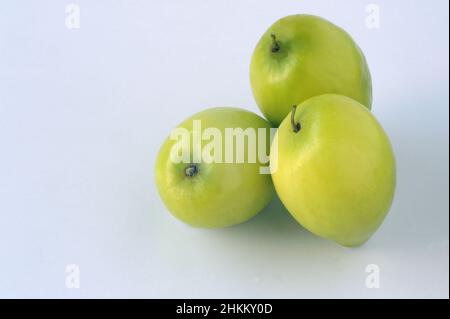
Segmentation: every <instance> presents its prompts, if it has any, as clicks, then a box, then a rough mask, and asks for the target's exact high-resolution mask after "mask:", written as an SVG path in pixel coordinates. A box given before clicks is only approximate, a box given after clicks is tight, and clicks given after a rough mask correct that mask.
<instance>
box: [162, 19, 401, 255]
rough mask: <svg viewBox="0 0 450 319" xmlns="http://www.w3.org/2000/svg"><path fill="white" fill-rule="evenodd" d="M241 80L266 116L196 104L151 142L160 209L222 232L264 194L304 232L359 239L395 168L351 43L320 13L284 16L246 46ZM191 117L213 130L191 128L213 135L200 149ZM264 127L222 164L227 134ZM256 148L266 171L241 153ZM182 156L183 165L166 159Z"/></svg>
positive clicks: (263, 201)
mask: <svg viewBox="0 0 450 319" xmlns="http://www.w3.org/2000/svg"><path fill="white" fill-rule="evenodd" d="M250 83H251V87H252V91H253V95H254V97H255V100H256V103H257V104H258V106H259V108H260V110H261V112H262V113H263V115H264V116H265V118H266V119H267V120H265V119H263V118H262V117H260V116H258V115H256V114H254V113H252V112H249V111H246V110H243V109H238V108H231V107H221V108H213V109H208V110H204V111H202V112H200V113H197V114H195V115H193V116H192V117H190V118H188V119H187V120H186V121H184V122H183V123H181V124H180V125H178V126H177V128H176V129H180V130H182V132H185V133H186V134H185V135H187V138H184V139H181V140H176V139H174V138H173V136H171V137H169V138H168V139H167V140H166V141H165V142H164V144H163V145H162V147H161V149H160V151H159V154H158V156H157V159H156V167H155V176H156V185H157V188H158V191H159V194H160V196H161V198H162V200H163V202H164V203H165V205H166V207H167V208H168V210H169V211H170V212H171V213H172V214H173V215H174V216H176V217H177V218H179V219H180V220H182V221H184V222H186V223H188V224H190V225H193V226H196V227H209V228H211V227H226V226H231V225H235V224H239V223H242V222H244V221H247V220H248V219H250V218H252V217H253V216H255V215H256V214H257V213H258V212H260V211H261V210H262V209H263V208H264V207H265V206H266V205H267V204H268V203H269V202H270V201H271V199H272V198H273V196H274V194H275V192H276V193H277V195H278V196H279V198H280V200H281V202H282V203H283V204H284V206H285V207H286V209H287V210H288V211H289V212H290V214H291V215H292V216H293V217H294V218H295V220H297V221H298V222H299V223H300V224H301V225H302V226H303V227H305V228H306V229H308V230H309V231H311V232H312V233H314V234H316V235H318V236H321V237H324V238H328V239H330V240H333V241H335V242H337V243H339V244H341V245H344V246H348V247H353V246H358V245H361V244H363V243H364V242H366V241H367V240H368V239H369V238H370V237H371V236H372V234H373V233H374V232H375V231H376V230H377V229H378V228H379V226H380V225H381V223H382V222H383V220H384V218H385V216H386V214H387V213H388V211H389V209H390V206H391V204H392V200H393V197H394V192H395V179H396V176H395V174H396V173H395V170H396V168H395V158H394V153H393V150H392V147H391V144H390V142H389V138H388V137H387V135H386V133H385V132H384V130H383V128H382V127H381V125H380V124H379V123H378V121H377V120H376V118H375V117H374V116H373V114H372V113H371V112H370V110H371V107H372V85H371V77H370V72H369V69H368V66H367V62H366V59H365V57H364V55H363V53H362V51H361V49H360V48H359V47H358V45H357V44H356V43H355V42H354V41H353V39H352V38H351V37H350V35H349V34H348V33H347V32H345V31H344V30H342V29H341V28H339V27H337V26H336V25H334V24H332V23H330V22H328V21H327V20H324V19H322V18H319V17H316V16H311V15H293V16H288V17H285V18H282V19H280V20H278V21H277V22H275V23H274V24H273V25H272V26H271V27H270V28H269V29H268V30H267V31H266V32H265V33H264V34H263V36H262V37H261V39H260V40H259V42H258V44H257V45H256V48H255V50H254V52H253V56H252V59H251V65H250ZM196 123H201V126H202V128H214V130H210V131H208V132H204V133H201V135H202V136H201V138H206V139H209V140H213V138H214V142H211V143H210V144H211V145H212V146H211V145H210V144H208V147H202V146H201V145H198V144H199V142H198V141H199V140H200V139H199V137H198V134H199V133H198V132H197V131H196ZM271 127H276V128H278V129H277V131H276V133H275V135H274V136H272V139H271V136H270V134H265V135H263V137H262V139H261V138H260V137H261V136H260V134H258V135H257V137H258V142H257V143H256V144H255V145H253V148H252V147H250V146H249V147H248V148H244V152H243V154H241V155H242V157H243V158H245V159H246V161H244V162H242V161H237V162H236V161H234V162H230V161H227V160H223V157H224V156H223V154H224V153H226V152H227V151H229V150H228V149H227V145H229V144H228V143H229V141H228V140H227V139H226V137H227V136H229V134H228V133H229V132H230V131H229V129H235V130H236V131H239V132H244V133H245V136H246V137H247V138H248V143H250V140H251V139H250V138H251V137H255V136H254V135H255V134H256V133H254V132H261V130H263V131H264V130H269V129H270V128H271ZM252 132H253V133H252ZM252 134H253V135H252ZM196 137H197V139H196ZM224 137H225V138H224ZM218 139H219V140H220V141H219V142H218V141H217V140H218ZM266 150H270V173H271V174H265V173H263V172H262V170H261V167H262V166H264V164H267V163H264V162H263V161H262V159H261V157H260V156H252V154H253V153H252V152H255V153H257V154H261V153H264V152H265V151H266ZM183 151H185V153H184V154H188V155H187V156H186V155H184V160H183V161H174V156H175V157H177V156H179V153H183ZM235 155H236V154H233V156H235ZM236 156H237V155H236ZM205 158H206V159H205ZM198 159H201V160H198ZM212 159H215V160H212Z"/></svg>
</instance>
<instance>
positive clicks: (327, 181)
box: [271, 94, 395, 246]
mask: <svg viewBox="0 0 450 319" xmlns="http://www.w3.org/2000/svg"><path fill="white" fill-rule="evenodd" d="M297 122H299V123H300V124H301V129H300V131H299V132H297V133H295V132H294V131H293V129H292V125H291V119H290V116H288V117H286V119H285V120H284V121H283V122H282V123H281V125H280V127H279V129H278V132H277V135H276V137H275V139H274V142H273V143H272V148H271V165H273V166H274V167H278V169H277V170H276V171H275V173H273V174H272V179H273V181H274V185H275V189H276V191H277V193H278V195H279V197H280V199H281V201H282V202H283V204H284V205H285V207H286V208H287V210H288V211H289V212H290V213H291V214H292V216H293V217H294V218H295V219H296V220H297V221H298V222H299V223H300V224H301V225H303V226H304V227H305V228H307V229H308V230H310V231H311V232H313V233H315V234H317V235H319V236H321V237H324V238H328V239H331V240H334V241H336V242H338V243H339V244H341V245H344V246H358V245H361V244H363V243H364V242H366V241H367V240H368V239H369V238H370V236H371V235H372V234H373V233H374V232H375V231H376V230H377V228H378V227H379V226H380V225H381V223H382V221H383V219H384V217H385V216H386V214H387V213H388V211H389V208H390V206H391V203H392V200H393V196H394V190H395V159H394V154H393V151H392V148H391V144H390V142H389V139H388V137H387V136H386V134H385V132H384V131H383V128H382V127H381V126H380V125H379V123H378V122H377V120H376V119H375V117H374V116H373V115H372V114H371V113H370V112H369V111H368V110H367V108H365V107H364V106H363V105H361V104H360V103H358V102H356V101H354V100H352V99H350V98H348V97H345V96H340V95H332V94H327V95H322V96H317V97H314V98H311V99H309V100H307V101H305V102H303V103H302V104H301V105H299V106H298V107H297V110H296V113H295V123H297ZM277 148H278V152H276V150H277ZM276 154H278V157H277V156H276Z"/></svg>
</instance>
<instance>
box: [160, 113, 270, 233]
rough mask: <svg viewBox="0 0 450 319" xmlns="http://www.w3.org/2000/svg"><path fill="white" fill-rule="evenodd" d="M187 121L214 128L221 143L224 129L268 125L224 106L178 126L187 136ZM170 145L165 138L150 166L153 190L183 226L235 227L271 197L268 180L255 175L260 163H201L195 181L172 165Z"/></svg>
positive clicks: (250, 216) (196, 115)
mask: <svg viewBox="0 0 450 319" xmlns="http://www.w3.org/2000/svg"><path fill="white" fill-rule="evenodd" d="M193 120H201V121H202V122H201V125H202V130H203V129H205V128H207V127H215V128H218V129H220V131H221V132H222V137H223V140H224V136H225V133H224V130H225V128H237V127H240V128H242V129H246V128H249V127H252V128H255V129H257V128H267V129H269V128H270V124H269V123H268V122H267V121H266V120H264V119H262V118H261V117H259V116H258V115H256V114H254V113H252V112H249V111H245V110H242V109H238V108H230V107H221V108H213V109H208V110H205V111H203V112H200V113H197V114H195V115H194V116H192V117H190V118H188V119H187V120H185V121H184V122H183V123H181V124H180V125H179V126H178V127H184V128H186V129H188V130H189V131H190V132H191V134H192V126H193ZM266 135H267V141H266V154H267V153H268V152H269V150H270V134H269V132H268V131H267V133H266ZM174 143H176V141H173V140H170V139H169V138H168V139H167V140H166V141H165V142H164V144H163V145H162V147H161V149H160V151H159V154H158V157H157V159H156V167H155V175H156V186H157V188H158V191H159V194H160V196H161V198H162V200H163V202H164V204H165V205H166V207H167V209H168V210H169V211H170V212H171V213H172V214H173V215H174V216H175V217H177V218H178V219H180V220H182V221H183V222H185V223H188V224H190V225H192V226H195V227H207V228H210V227H226V226H231V225H235V224H239V223H242V222H244V221H246V220H248V219H250V218H252V217H253V216H255V215H256V214H257V213H258V212H260V211H261V210H262V209H263V208H264V207H265V206H266V205H267V204H268V203H269V202H270V200H271V199H272V197H273V196H274V194H275V192H274V188H273V184H272V180H271V177H270V175H263V174H260V173H259V168H260V166H261V165H263V164H260V163H248V162H247V160H246V161H245V163H210V164H208V163H204V162H203V163H200V164H199V166H198V169H199V170H198V173H197V174H196V175H195V176H193V177H188V176H186V175H185V168H186V166H187V165H188V164H185V163H179V164H175V163H173V162H172V161H171V160H170V149H171V148H172V146H173V145H174ZM206 143H208V141H206V142H203V146H205V144H206ZM224 144H225V143H223V145H224ZM235 151H236V149H235ZM191 152H192V142H191ZM222 154H225V153H224V151H222ZM245 159H247V148H246V154H245ZM267 165H268V164H267V163H266V164H264V166H267Z"/></svg>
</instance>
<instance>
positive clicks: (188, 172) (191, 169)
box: [184, 164, 198, 177]
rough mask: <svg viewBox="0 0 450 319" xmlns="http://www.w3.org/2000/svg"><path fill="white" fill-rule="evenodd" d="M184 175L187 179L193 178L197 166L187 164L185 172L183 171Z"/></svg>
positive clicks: (196, 172) (196, 171)
mask: <svg viewBox="0 0 450 319" xmlns="http://www.w3.org/2000/svg"><path fill="white" fill-rule="evenodd" d="M184 174H185V175H186V176H187V177H194V176H195V175H197V174H198V166H197V165H196V164H189V165H188V166H187V167H186V168H185V170H184Z"/></svg>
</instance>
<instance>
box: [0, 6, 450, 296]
mask: <svg viewBox="0 0 450 319" xmlns="http://www.w3.org/2000/svg"><path fill="white" fill-rule="evenodd" d="M373 2H374V3H376V4H378V5H379V8H380V28H379V29H369V28H367V27H366V24H365V20H366V17H367V13H366V12H365V8H366V6H367V5H368V4H369V3H370V2H369V1H331V0H330V1H299V0H297V1H271V2H269V1H258V0H252V1H233V2H230V1H199V0H195V1H194V0H190V1H181V0H178V1H162V0H161V1H156V0H153V1H137V0H133V1H99V0H95V1H87V0H83V1H81V0H80V1H77V2H76V3H77V4H78V5H79V6H80V9H81V12H80V13H81V16H80V29H68V28H66V25H65V19H66V13H65V8H66V5H67V4H68V3H69V1H12V0H11V1H2V2H1V4H0V297H58V298H72V297H75V298H79V297H150V298H151V297H255V298H259V297H261V298H264V297H268V298H271V297H295V298H300V297H357V298H365V297H368V298H370V297H446V298H448V296H449V285H448V281H449V245H448V244H449V213H448V211H449V201H448V192H449V182H448V176H449V171H448V167H449V158H448V152H449V148H448V115H449V114H448V113H449V110H448V104H449V94H448V85H449V81H448V76H449V74H448V67H449V65H448V55H449V47H448V19H449V17H448V2H447V1H444V0H442V1H437V0H436V1H406V0H405V1H373ZM295 13H311V14H317V15H320V16H323V17H325V18H327V19H329V20H331V21H332V22H334V23H336V24H338V25H339V26H341V27H343V28H344V29H346V30H347V31H348V32H349V33H350V34H351V35H352V36H353V37H354V39H355V40H356V41H357V42H358V44H359V45H360V46H361V48H362V49H363V51H364V52H365V55H366V57H367V60H368V63H369V66H370V69H371V72H372V77H373V87H374V105H373V112H374V114H375V115H376V116H377V118H378V119H379V121H380V122H381V123H382V125H383V126H384V128H385V130H386V131H387V133H388V134H389V135H390V137H391V140H392V143H393V146H394V149H395V152H396V157H397V164H398V187H397V193H396V197H395V202H394V204H393V207H392V210H391V212H390V214H389V215H388V217H387V219H386V220H385V223H384V224H383V225H382V227H381V228H380V230H379V231H378V232H377V233H376V234H375V235H374V237H373V238H372V239H371V240H370V241H369V242H368V243H367V244H366V245H364V246H363V247H360V248H357V249H347V248H343V247H340V246H338V245H336V244H334V243H332V242H329V241H326V240H323V239H320V238H317V237H315V236H313V235H311V234H310V233H308V232H307V231H306V230H304V229H302V228H301V227H300V226H298V225H297V224H296V223H295V222H294V220H293V219H292V218H291V217H290V216H289V215H288V213H287V212H286V211H285V210H284V209H283V208H282V206H281V205H280V203H279V202H277V201H275V202H274V203H272V204H271V205H270V206H269V207H268V208H267V209H265V210H264V211H263V212H262V213H261V214H260V215H258V216H257V217H255V218H254V219H252V220H251V221H249V222H247V223H245V224H242V225H240V226H237V227H232V228H228V229H222V230H199V229H193V228H191V227H189V226H186V225H184V224H182V223H181V222H179V221H177V220H176V219H175V218H173V217H172V216H171V215H170V214H168V213H167V211H166V209H165V208H164V206H163V204H162V202H161V201H160V199H159V197H158V195H157V192H156V189H155V185H154V181H153V179H154V176H153V166H154V160H155V156H156V154H157V151H158V148H159V146H160V145H161V143H162V142H163V140H164V138H165V137H166V136H167V134H168V133H169V131H170V130H171V129H172V128H173V127H174V126H176V124H178V123H179V122H181V121H182V120H183V119H185V118H186V117H188V116H190V115H192V114H193V113H195V112H197V111H200V110H202V109H204V108H208V107H212V106H225V105H226V106H238V107H243V108H247V109H249V110H252V111H255V112H259V110H258V108H257V107H256V104H255V102H254V100H253V97H252V94H251V90H250V84H249V62H250V57H251V53H252V50H253V48H254V46H255V44H256V42H257V41H258V39H259V37H260V36H261V35H262V33H263V32H264V31H265V30H266V29H267V28H268V27H269V26H270V25H271V24H272V23H273V22H274V21H276V20H277V19H278V18H281V17H283V16H285V15H289V14H295ZM67 264H77V265H78V266H79V268H80V275H81V277H80V284H81V287H80V288H79V289H68V288H66V285H65V280H66V274H65V267H66V265H67ZM368 264H376V265H378V266H379V268H380V288H379V289H368V288H366V286H365V280H366V276H367V275H368V274H367V273H366V272H365V268H366V266H367V265H368Z"/></svg>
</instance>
